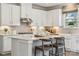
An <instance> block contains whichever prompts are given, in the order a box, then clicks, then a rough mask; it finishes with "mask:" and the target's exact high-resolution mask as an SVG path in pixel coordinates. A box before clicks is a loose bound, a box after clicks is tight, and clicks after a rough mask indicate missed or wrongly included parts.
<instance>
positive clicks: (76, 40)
mask: <svg viewBox="0 0 79 59" xmlns="http://www.w3.org/2000/svg"><path fill="white" fill-rule="evenodd" d="M65 48H66V50H67V51H73V52H79V37H78V36H71V37H67V38H66V39H65Z"/></svg>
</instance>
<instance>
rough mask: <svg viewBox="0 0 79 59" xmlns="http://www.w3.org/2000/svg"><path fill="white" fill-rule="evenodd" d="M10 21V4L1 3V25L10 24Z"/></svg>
mask: <svg viewBox="0 0 79 59" xmlns="http://www.w3.org/2000/svg"><path fill="white" fill-rule="evenodd" d="M10 23H11V5H9V4H1V25H10Z"/></svg>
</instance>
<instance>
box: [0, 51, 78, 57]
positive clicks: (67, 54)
mask: <svg viewBox="0 0 79 59" xmlns="http://www.w3.org/2000/svg"><path fill="white" fill-rule="evenodd" d="M0 56H11V53H8V54H4V55H2V54H0ZM66 56H79V53H77V52H70V51H66Z"/></svg>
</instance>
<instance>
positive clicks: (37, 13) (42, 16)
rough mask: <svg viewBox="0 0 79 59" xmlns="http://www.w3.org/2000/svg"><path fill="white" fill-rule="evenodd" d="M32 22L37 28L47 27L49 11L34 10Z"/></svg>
mask: <svg viewBox="0 0 79 59" xmlns="http://www.w3.org/2000/svg"><path fill="white" fill-rule="evenodd" d="M32 20H33V25H35V26H46V25H48V24H47V22H49V21H48V20H47V11H44V10H38V9H32Z"/></svg>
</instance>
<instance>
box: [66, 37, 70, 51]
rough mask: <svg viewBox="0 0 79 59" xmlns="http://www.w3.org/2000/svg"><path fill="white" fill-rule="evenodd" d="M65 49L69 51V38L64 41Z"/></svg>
mask: <svg viewBox="0 0 79 59" xmlns="http://www.w3.org/2000/svg"><path fill="white" fill-rule="evenodd" d="M65 48H66V50H68V51H70V50H71V38H70V37H68V38H66V39H65Z"/></svg>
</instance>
